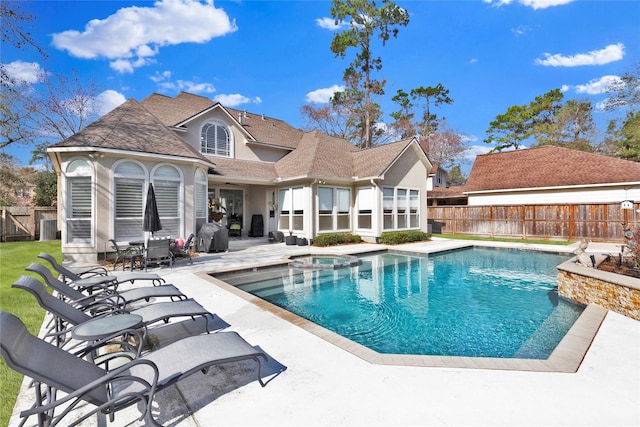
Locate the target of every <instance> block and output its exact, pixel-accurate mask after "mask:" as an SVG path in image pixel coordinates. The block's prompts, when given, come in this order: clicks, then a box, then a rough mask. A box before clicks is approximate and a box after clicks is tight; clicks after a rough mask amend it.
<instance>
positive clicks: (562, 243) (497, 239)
mask: <svg viewBox="0 0 640 427" xmlns="http://www.w3.org/2000/svg"><path fill="white" fill-rule="evenodd" d="M432 236H433V237H441V238H443V239H453V240H481V241H485V242H509V243H529V244H537V245H560V246H569V245H571V244H573V243H574V242H570V241H568V240H537V239H507V238H500V237H483V236H467V235H464V234H432Z"/></svg>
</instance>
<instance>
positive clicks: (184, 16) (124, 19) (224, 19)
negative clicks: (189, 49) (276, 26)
mask: <svg viewBox="0 0 640 427" xmlns="http://www.w3.org/2000/svg"><path fill="white" fill-rule="evenodd" d="M236 29H237V27H236V24H235V21H231V20H230V19H229V17H228V16H227V14H226V13H225V12H224V10H222V9H216V8H215V7H214V6H213V1H212V0H206V1H205V2H204V3H202V2H200V1H198V0H160V1H156V2H155V3H154V4H153V7H136V6H132V7H125V8H122V9H119V10H118V11H117V12H116V13H114V14H113V15H111V16H109V17H107V18H106V19H93V20H91V21H89V22H88V23H87V24H86V26H85V28H84V31H82V32H80V31H76V30H68V31H64V32H61V33H57V34H54V35H53V45H54V46H55V47H56V48H58V49H61V50H67V51H68V52H69V54H70V55H72V56H75V57H78V58H86V59H96V58H107V59H109V60H111V64H110V65H111V68H112V69H114V70H116V71H118V72H120V73H131V72H133V70H134V69H136V68H139V67H142V66H144V65H148V64H150V63H152V62H153V60H152V59H151V58H153V57H154V56H156V55H157V54H158V52H159V49H160V47H162V46H169V45H177V44H181V43H205V42H208V41H210V40H211V39H213V38H214V37H220V36H224V35H226V34H228V33H231V32H233V31H236Z"/></svg>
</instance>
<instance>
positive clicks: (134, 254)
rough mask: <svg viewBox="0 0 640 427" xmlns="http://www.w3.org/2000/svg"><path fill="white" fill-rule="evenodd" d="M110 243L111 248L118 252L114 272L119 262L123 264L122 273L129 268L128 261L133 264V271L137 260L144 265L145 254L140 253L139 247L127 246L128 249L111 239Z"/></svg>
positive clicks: (114, 262)
mask: <svg viewBox="0 0 640 427" xmlns="http://www.w3.org/2000/svg"><path fill="white" fill-rule="evenodd" d="M109 242H111V247H112V248H113V249H115V250H116V259H115V260H114V261H113V269H114V270H115V269H116V266H117V265H118V262H121V263H122V271H124V269H125V268H126V267H127V260H128V261H129V263H130V264H131V270H133V267H134V265H135V262H136V260H137V261H138V262H139V263H140V264H141V263H142V258H143V254H142V252H140V251H139V248H138V247H137V246H127V247H126V248H123V247H121V246H119V245H118V242H116V241H115V240H114V239H109Z"/></svg>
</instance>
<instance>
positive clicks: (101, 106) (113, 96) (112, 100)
mask: <svg viewBox="0 0 640 427" xmlns="http://www.w3.org/2000/svg"><path fill="white" fill-rule="evenodd" d="M126 100H127V99H126V98H125V96H124V95H123V94H121V93H120V92H117V91H115V90H111V89H108V90H105V91H104V92H102V93H101V94H100V95H98V96H97V97H96V108H95V109H96V113H98V114H99V115H101V116H103V115H105V114H107V113H108V112H109V111H111V110H113V109H114V108H116V107H117V106H119V105H121V104H123V103H124V102H125V101H126Z"/></svg>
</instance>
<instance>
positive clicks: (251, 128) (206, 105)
mask: <svg viewBox="0 0 640 427" xmlns="http://www.w3.org/2000/svg"><path fill="white" fill-rule="evenodd" d="M140 102H141V103H142V105H144V107H145V108H147V109H148V110H149V111H150V112H151V113H153V114H154V115H155V116H156V117H158V119H159V120H160V121H161V122H162V123H164V124H165V126H169V127H172V126H173V127H175V126H183V125H184V124H186V123H188V122H189V120H191V119H193V118H195V117H198V116H199V115H200V114H201V113H204V112H206V111H207V110H211V109H213V108H220V109H222V110H223V111H224V112H225V113H226V114H227V115H228V116H229V117H230V118H231V119H232V120H234V121H235V122H236V125H238V127H240V128H242V129H244V131H245V132H247V134H248V135H249V136H250V138H249V139H253V140H254V141H256V142H260V143H265V144H269V145H274V146H282V147H285V148H295V147H297V145H298V143H299V142H300V139H301V138H302V136H303V135H304V132H303V131H302V130H300V129H296V128H294V127H293V126H291V125H289V124H288V123H286V122H284V121H282V120H278V119H274V118H271V117H267V116H264V115H261V114H254V113H249V112H247V111H241V110H235V109H233V108H226V107H224V106H222V105H221V104H219V103H217V102H214V101H212V100H210V99H209V98H205V97H203V96H199V95H194V94H192V93H187V92H180V93H179V94H178V95H177V96H176V97H175V98H171V97H168V96H165V95H160V94H157V93H154V94H152V95H149V96H148V97H146V98H145V99H143V100H142V101H140Z"/></svg>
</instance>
